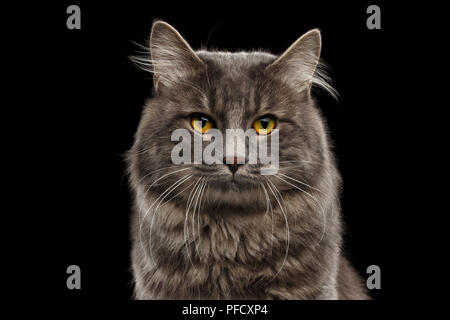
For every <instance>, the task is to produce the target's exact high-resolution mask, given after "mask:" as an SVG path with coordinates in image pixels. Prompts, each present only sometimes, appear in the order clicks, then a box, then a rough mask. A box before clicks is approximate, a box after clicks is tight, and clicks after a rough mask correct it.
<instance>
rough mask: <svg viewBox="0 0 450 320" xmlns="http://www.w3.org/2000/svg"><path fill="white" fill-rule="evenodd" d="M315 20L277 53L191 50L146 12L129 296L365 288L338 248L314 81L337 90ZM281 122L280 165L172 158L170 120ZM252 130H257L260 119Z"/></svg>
mask: <svg viewBox="0 0 450 320" xmlns="http://www.w3.org/2000/svg"><path fill="white" fill-rule="evenodd" d="M320 50H321V36H320V32H319V31H318V30H312V31H309V32H307V33H305V34H304V35H303V36H302V37H300V38H299V39H298V40H297V41H296V42H295V43H294V44H293V45H292V46H291V47H290V48H289V49H287V50H286V51H285V52H284V53H283V54H282V55H281V56H279V57H277V56H275V55H272V54H269V53H265V52H239V53H229V52H216V51H204V50H202V51H197V52H194V51H193V50H192V49H191V47H190V46H189V45H188V44H187V42H186V41H185V40H184V39H183V38H182V37H181V35H180V34H179V33H178V32H177V31H176V30H175V29H174V28H173V27H171V26H170V25H168V24H167V23H165V22H162V21H157V22H155V23H154V24H153V28H152V33H151V37H150V54H151V60H150V59H145V58H142V57H141V58H137V59H136V60H137V61H138V62H139V63H140V64H141V65H142V66H143V67H144V68H146V69H148V70H149V71H151V72H153V74H154V92H153V97H152V98H151V99H149V100H148V102H147V103H146V105H145V107H144V110H143V114H142V119H141V121H140V124H139V128H138V130H137V133H136V135H135V142H134V144H133V147H132V148H131V149H130V150H129V152H128V154H127V163H128V173H129V180H130V185H131V188H132V191H133V195H134V208H133V216H132V220H131V235H132V268H133V275H134V283H135V298H136V299H368V298H369V296H368V295H367V293H366V290H365V288H364V286H363V282H362V280H361V279H360V278H359V276H358V275H357V273H356V272H355V270H354V269H353V267H352V266H351V265H350V263H349V262H348V261H347V260H346V258H345V257H344V256H343V254H342V252H341V246H342V226H341V216H340V210H339V199H338V196H339V188H340V176H339V173H338V172H337V170H336V166H335V162H334V159H333V154H332V153H331V151H330V148H331V147H330V141H329V139H328V137H327V129H326V127H325V124H324V121H323V119H322V116H321V114H320V112H319V110H318V108H317V107H316V105H315V102H314V99H313V98H312V96H311V87H312V86H318V87H322V88H324V89H325V90H327V91H328V92H330V93H332V94H333V93H334V91H333V89H332V88H331V87H330V86H329V84H328V83H327V81H326V77H324V75H323V73H322V72H321V68H320V67H321V64H320V63H319V56H320ZM252 127H253V128H255V130H256V131H257V132H258V133H261V135H258V139H263V135H268V134H269V133H270V131H271V130H272V129H274V128H276V129H278V132H279V145H280V151H279V170H278V172H277V173H275V174H273V175H262V174H260V170H259V169H261V167H262V166H264V164H261V163H258V164H238V163H237V161H236V159H235V160H234V161H232V162H231V163H229V164H226V163H225V164H212V165H206V164H180V165H175V164H174V163H173V162H172V161H171V150H172V148H173V147H174V145H175V144H176V142H174V141H171V133H172V132H173V131H174V130H175V129H179V128H185V129H187V130H190V131H192V133H193V134H199V133H200V134H203V133H204V132H205V131H207V130H208V129H209V128H216V129H218V130H221V131H223V132H225V129H228V128H241V129H243V130H244V131H245V130H246V129H248V128H252ZM258 130H259V131H258Z"/></svg>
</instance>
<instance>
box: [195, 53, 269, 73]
mask: <svg viewBox="0 0 450 320" xmlns="http://www.w3.org/2000/svg"><path fill="white" fill-rule="evenodd" d="M196 53H197V55H198V57H199V58H200V59H201V60H202V61H203V62H205V63H206V65H207V66H209V67H214V68H217V69H219V70H220V71H222V72H224V73H226V74H228V75H230V76H238V75H239V74H242V73H245V72H246V71H249V70H251V69H255V68H258V67H260V68H261V69H262V68H265V67H266V66H268V65H269V64H270V63H272V62H273V61H275V59H276V58H277V57H276V56H275V55H273V54H270V53H266V52H223V51H204V50H201V51H197V52H196Z"/></svg>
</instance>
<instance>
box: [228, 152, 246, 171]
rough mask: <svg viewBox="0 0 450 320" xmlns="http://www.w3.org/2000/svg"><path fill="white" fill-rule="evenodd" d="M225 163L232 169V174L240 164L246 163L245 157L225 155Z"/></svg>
mask: <svg viewBox="0 0 450 320" xmlns="http://www.w3.org/2000/svg"><path fill="white" fill-rule="evenodd" d="M224 163H226V164H227V166H228V169H230V171H231V173H232V174H235V172H236V171H237V170H238V169H239V166H242V165H243V164H244V159H243V158H240V157H236V156H235V157H225V159H224Z"/></svg>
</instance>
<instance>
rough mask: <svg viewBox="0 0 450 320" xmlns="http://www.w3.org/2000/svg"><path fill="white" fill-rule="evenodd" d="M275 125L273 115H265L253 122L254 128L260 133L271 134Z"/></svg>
mask: <svg viewBox="0 0 450 320" xmlns="http://www.w3.org/2000/svg"><path fill="white" fill-rule="evenodd" d="M274 127H275V119H274V118H273V117H271V116H263V117H261V118H259V119H258V120H256V121H255V122H253V128H254V129H255V131H256V132H257V133H258V134H262V135H265V134H269V133H270V132H271V131H272V129H273V128H274Z"/></svg>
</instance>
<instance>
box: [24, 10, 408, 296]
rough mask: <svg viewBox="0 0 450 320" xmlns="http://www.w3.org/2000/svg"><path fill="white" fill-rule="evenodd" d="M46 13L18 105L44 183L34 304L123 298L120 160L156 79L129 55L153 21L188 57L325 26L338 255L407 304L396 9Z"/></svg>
mask: <svg viewBox="0 0 450 320" xmlns="http://www.w3.org/2000/svg"><path fill="white" fill-rule="evenodd" d="M71 4H77V5H79V6H80V8H81V30H68V29H67V28H66V19H67V17H68V15H67V14H66V8H67V7H68V6H69V5H71ZM370 4H378V5H379V6H380V7H381V11H382V29H381V30H368V29H367V27H366V19H367V17H368V15H367V14H366V8H367V6H368V5H370ZM40 12H42V16H40V20H39V23H37V24H35V30H32V31H31V32H30V35H31V36H30V38H29V39H28V40H27V41H28V44H29V45H28V47H29V48H32V50H29V51H27V52H26V54H27V57H28V59H27V61H34V62H36V64H31V68H30V71H29V72H28V75H29V77H27V78H26V79H27V80H25V81H26V82H28V83H29V84H30V85H31V89H29V91H28V92H27V93H28V96H27V98H24V97H22V98H23V100H24V101H25V102H26V103H25V104H31V105H28V107H31V108H30V109H23V112H26V113H27V115H28V116H29V118H30V119H31V120H33V119H35V120H36V121H34V122H35V123H34V125H37V124H38V125H37V126H38V129H37V130H36V132H35V134H36V135H35V136H34V137H33V136H31V137H29V136H28V137H27V139H26V145H27V147H28V148H29V150H30V151H31V152H33V153H34V155H36V156H37V157H36V158H37V159H36V160H35V161H33V162H32V163H31V161H30V163H28V166H32V167H36V168H39V170H38V177H37V178H36V179H38V180H37V181H39V183H36V184H33V185H32V186H31V188H32V189H33V191H34V192H33V195H31V196H30V197H29V198H25V199H22V200H21V201H23V202H27V199H28V200H29V201H35V204H36V207H37V206H39V210H36V211H39V212H40V213H42V214H39V215H33V216H32V217H29V218H27V219H28V222H29V225H30V226H31V229H33V230H34V231H35V233H33V239H34V240H33V241H31V242H30V243H29V244H28V246H29V252H30V257H29V258H27V260H28V261H29V262H37V263H38V265H39V267H38V268H39V270H40V271H39V276H38V278H39V279H38V280H37V281H39V283H41V284H42V285H40V286H38V288H39V289H37V290H38V291H39V292H40V293H41V294H42V296H45V297H52V298H56V299H65V300H66V301H71V300H73V299H74V300H75V301H78V300H79V299H92V300H94V299H95V300H98V299H109V300H111V299H119V300H123V301H126V300H129V299H130V298H131V294H132V283H131V273H130V271H129V267H130V261H129V260H130V259H129V256H130V241H129V230H128V226H129V217H130V192H129V190H128V185H127V179H126V177H125V174H124V168H125V166H124V161H123V160H124V159H123V154H124V152H125V151H126V150H127V149H128V148H130V146H131V144H132V141H133V135H134V132H135V130H136V127H137V125H138V122H139V118H140V113H141V109H142V105H143V103H144V100H145V99H146V98H148V97H149V96H150V93H151V88H152V77H151V74H149V73H146V72H144V71H142V70H139V69H138V68H137V67H136V66H135V65H133V63H132V62H131V61H130V60H129V58H128V57H129V56H130V55H133V54H134V53H135V52H136V51H137V50H139V47H138V46H137V45H136V44H135V42H136V43H139V44H145V43H146V42H147V41H148V37H149V34H150V29H151V24H152V22H153V20H154V19H162V20H165V21H166V22H168V23H170V24H172V25H173V26H174V27H175V28H176V29H178V30H179V31H180V33H181V34H182V35H183V36H184V37H185V39H186V40H187V41H188V42H189V43H190V45H191V46H192V47H193V48H194V49H196V48H200V47H201V46H203V47H205V46H207V47H208V48H217V49H223V50H230V51H236V50H251V49H258V48H264V49H267V50H270V51H271V52H273V53H278V54H279V53H282V52H283V51H284V50H285V49H286V48H287V47H288V46H289V45H290V44H291V43H292V42H294V41H295V40H296V39H297V38H298V37H299V36H300V35H302V34H303V33H304V32H306V31H308V30H310V29H312V28H316V27H317V28H320V30H321V32H322V40H323V51H322V58H323V59H324V60H325V61H326V62H327V63H328V64H329V65H330V66H331V70H332V75H333V78H334V85H335V87H336V89H337V90H338V92H339V93H340V101H339V102H338V103H337V102H335V101H334V100H333V99H331V98H330V97H328V96H326V95H324V94H323V93H321V92H318V93H317V95H316V97H317V99H318V100H319V103H320V106H321V108H322V111H323V113H324V115H325V116H326V118H327V121H328V125H329V127H330V131H331V137H332V140H333V141H334V142H335V152H336V155H337V159H338V164H339V169H340V171H341V173H342V175H343V180H344V187H343V193H342V197H341V199H342V212H343V217H344V220H345V224H346V227H347V232H346V236H345V252H347V255H348V256H349V257H350V259H351V261H352V262H353V264H354V265H355V267H356V268H357V269H358V271H359V272H360V274H361V275H362V276H364V277H366V268H367V267H368V266H369V265H372V264H375V265H378V266H380V268H381V272H382V275H381V279H382V281H381V282H382V284H381V285H382V289H381V290H372V291H371V292H370V294H371V295H372V297H374V298H375V299H376V300H389V299H393V298H397V297H399V296H402V295H403V294H404V289H402V288H401V286H400V283H403V282H404V279H403V280H402V279H401V278H399V277H398V276H397V275H396V272H397V271H398V270H399V269H402V267H401V265H399V262H401V257H402V254H403V250H402V249H401V248H402V246H403V245H404V242H405V239H403V238H402V237H401V236H399V232H398V231H399V221H400V220H401V216H400V215H403V213H401V210H399V208H400V204H399V203H398V193H397V190H398V186H399V184H400V180H401V173H400V171H401V165H400V161H396V160H395V155H396V154H398V153H399V152H401V150H402V148H403V145H402V143H401V140H402V138H401V135H400V132H401V130H402V129H401V128H399V127H398V126H396V125H395V124H394V119H395V117H396V115H397V114H398V113H401V111H400V108H401V106H400V105H399V104H398V101H397V98H396V96H397V93H398V86H397V83H396V78H395V77H393V76H392V70H395V69H397V70H398V66H396V63H395V61H396V56H397V52H396V51H395V49H394V48H396V47H398V45H399V42H400V41H401V40H400V39H401V38H399V37H398V35H399V34H402V32H403V31H402V29H401V28H400V27H399V22H398V20H396V18H397V17H398V15H399V11H398V10H397V9H395V8H393V7H392V6H388V5H387V4H385V3H384V2H381V1H376V2H364V1H362V2H354V3H350V2H345V3H340V4H333V2H330V3H324V2H311V1H307V2H306V1H297V2H295V3H294V2H286V3H283V2H279V3H276V4H274V3H270V4H265V3H262V2H261V3H250V2H249V3H244V2H243V1H241V2H222V3H213V2H210V3H184V4H178V3H172V2H167V3H157V2H152V1H144V2H131V1H122V2H117V3H114V4H112V3H108V2H97V3H96V4H94V3H92V2H87V1H75V2H67V1H61V2H60V3H58V4H54V5H49V4H48V5H45V6H44V7H41V8H40ZM24 19H25V18H24ZM17 23H18V24H19V23H20V21H18V22H17ZM29 96H35V97H38V98H39V101H43V103H41V102H39V103H33V100H31V101H30V99H28V98H29ZM37 119H39V120H37ZM25 162H27V161H26V160H25ZM387 181H389V183H386V182H387ZM19 206H20V204H19ZM34 234H36V235H34ZM71 264H76V265H79V266H80V267H81V270H82V289H81V290H67V288H66V277H67V274H66V268H67V266H69V265H71ZM38 296H39V295H38Z"/></svg>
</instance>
